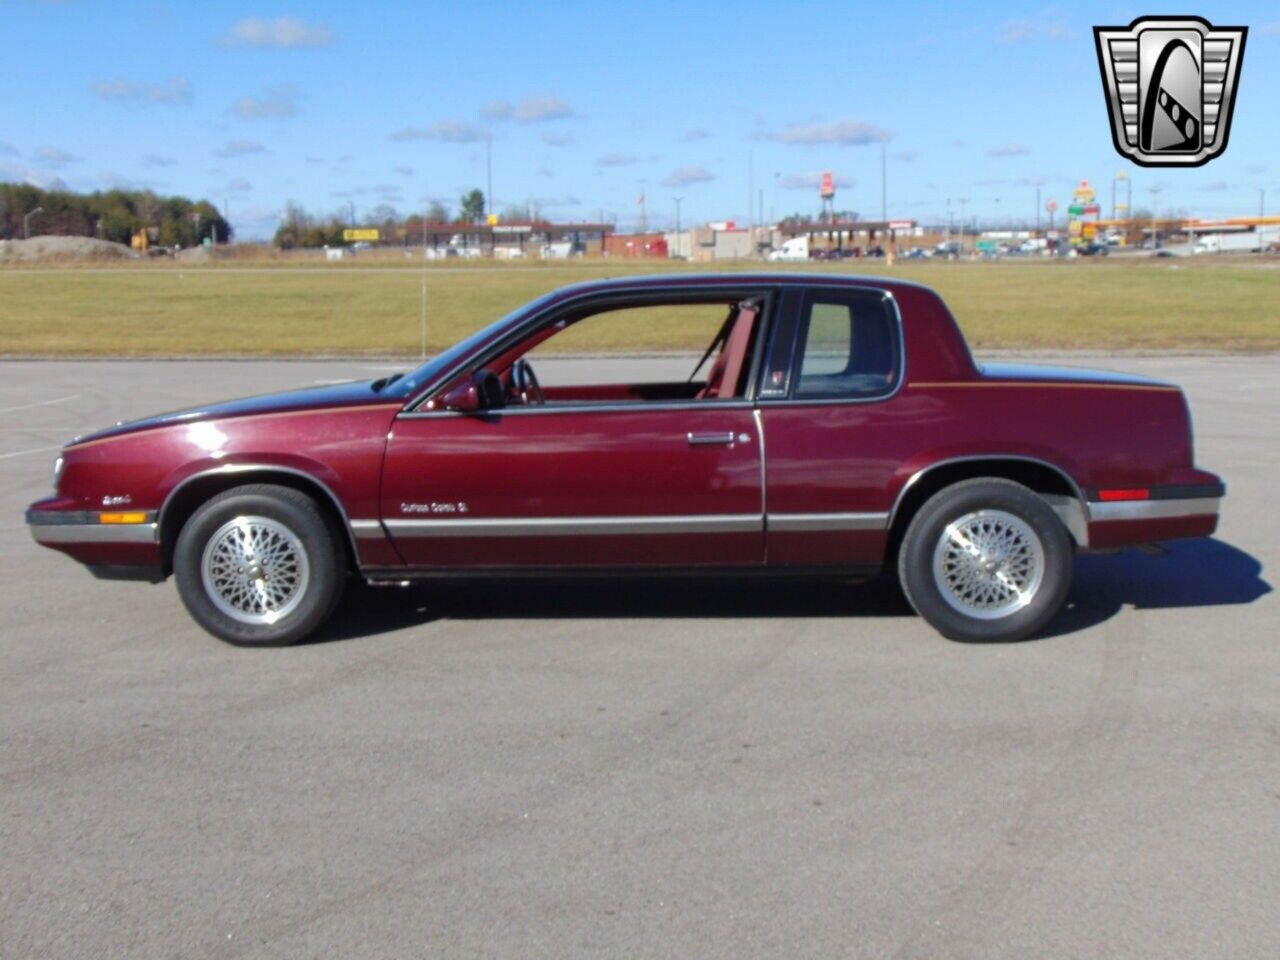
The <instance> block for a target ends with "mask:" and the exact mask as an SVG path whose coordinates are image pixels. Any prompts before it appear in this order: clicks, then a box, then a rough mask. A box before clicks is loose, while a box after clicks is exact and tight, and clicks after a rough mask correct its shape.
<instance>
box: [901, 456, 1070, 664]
mask: <svg viewBox="0 0 1280 960" xmlns="http://www.w3.org/2000/svg"><path fill="white" fill-rule="evenodd" d="M979 511H987V513H986V514H979V513H978V512H979ZM991 511H999V512H1001V513H1003V514H1010V515H1012V516H1013V517H1014V518H1016V519H1017V520H1020V521H1021V522H1022V523H1023V524H1025V525H1026V526H1027V527H1029V528H1030V529H1031V531H1032V532H1034V534H1035V537H1036V538H1037V539H1038V540H1039V544H1040V548H1041V554H1042V563H1041V564H1040V565H1041V567H1042V570H1041V573H1040V579H1039V581H1038V585H1036V587H1035V589H1034V590H1032V591H1030V593H1031V599H1030V600H1029V601H1028V602H1025V605H1024V606H1021V607H1020V608H1017V609H1012V610H1010V611H1009V612H1003V611H995V610H989V611H982V610H980V609H979V607H978V606H977V605H976V604H974V603H973V602H972V601H966V599H965V598H964V597H962V596H959V595H957V594H956V593H955V592H954V591H952V592H951V593H950V596H951V597H952V599H948V593H947V592H946V591H947V587H946V585H945V584H944V582H943V578H944V577H945V571H943V572H941V573H940V574H938V575H935V557H936V556H937V554H938V552H939V551H940V549H942V548H940V546H939V544H940V543H941V541H942V538H943V536H944V532H945V531H946V529H947V527H948V525H949V524H952V523H955V522H957V521H962V520H964V519H965V518H970V517H972V516H973V515H975V514H978V519H981V518H984V517H989V516H992V514H991ZM995 516H996V517H998V516H999V514H996V515H995ZM1074 559H1075V548H1074V545H1073V543H1072V540H1071V537H1070V535H1069V534H1068V533H1067V530H1066V528H1065V527H1064V526H1063V524H1062V521H1061V520H1059V519H1058V515H1057V514H1056V513H1054V511H1053V508H1052V507H1050V506H1049V505H1048V504H1047V503H1045V501H1044V500H1042V499H1041V498H1040V497H1038V496H1037V495H1036V494H1035V493H1034V492H1032V491H1031V490H1029V489H1028V488H1026V487H1024V486H1022V484H1019V483H1013V482H1012V481H1009V480H1000V479H996V478H994V477H991V478H985V477H984V478H979V479H976V480H965V481H963V482H962V483H957V484H954V485H953V486H950V487H946V488H945V489H943V490H941V491H939V492H938V493H936V494H934V495H933V496H932V497H930V498H929V500H928V501H926V502H925V504H924V505H923V506H922V507H921V508H920V510H919V511H918V512H917V513H916V515H915V516H914V517H913V518H912V519H911V523H910V525H909V526H908V527H907V532H906V535H905V536H904V537H903V540H902V547H901V550H900V551H899V553H898V579H899V580H900V581H901V583H902V590H903V592H904V593H905V594H906V595H907V601H908V602H909V603H910V604H911V606H912V607H913V608H914V609H915V611H916V613H918V614H920V616H921V617H923V618H924V619H925V620H926V621H927V622H928V623H929V624H930V625H931V626H932V627H933V628H934V629H936V630H937V631H938V632H939V633H941V634H942V635H943V636H944V637H947V638H948V639H951V640H963V641H967V642H988V643H992V642H1008V641H1014V640H1022V639H1025V638H1026V637H1029V636H1031V635H1032V634H1034V633H1036V632H1037V631H1039V630H1041V629H1043V628H1044V626H1045V625H1046V624H1047V623H1048V622H1049V621H1050V620H1051V619H1053V617H1054V616H1055V615H1056V614H1057V613H1058V611H1059V610H1060V609H1061V608H1062V604H1063V603H1064V602H1065V600H1066V597H1067V591H1068V590H1069V589H1070V587H1071V574H1072V568H1073V566H1074ZM961 562H967V558H964V557H962V558H961ZM992 562H993V563H994V562H996V561H995V560H993V561H992ZM945 566H946V565H945V563H944V564H943V567H945ZM1009 602H1010V603H1015V602H1021V601H1009ZM957 605H958V606H960V607H964V608H966V609H969V610H972V611H973V614H972V615H970V614H967V613H966V612H964V611H963V610H962V609H958V608H957ZM996 606H999V605H998V604H997V605H996ZM983 612H986V613H988V614H989V615H990V616H991V617H992V618H991V619H983V618H982V616H981V614H982V613H983Z"/></svg>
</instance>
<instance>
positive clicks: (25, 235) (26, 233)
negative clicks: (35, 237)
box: [22, 207, 44, 240]
mask: <svg viewBox="0 0 1280 960" xmlns="http://www.w3.org/2000/svg"><path fill="white" fill-rule="evenodd" d="M37 213H44V207H36V208H35V209H34V210H32V211H31V212H30V213H28V214H27V215H26V216H25V217H23V218H22V239H24V240H30V239H31V218H32V217H34V216H35V215H36V214H37Z"/></svg>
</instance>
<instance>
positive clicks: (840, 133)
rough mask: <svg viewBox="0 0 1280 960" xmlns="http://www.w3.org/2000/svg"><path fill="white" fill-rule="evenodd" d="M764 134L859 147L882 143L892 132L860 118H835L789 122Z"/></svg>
mask: <svg viewBox="0 0 1280 960" xmlns="http://www.w3.org/2000/svg"><path fill="white" fill-rule="evenodd" d="M765 136H766V139H769V140H778V141H780V142H782V143H798V144H806V145H814V144H835V145H837V146H842V147H861V146H866V145H867V144H869V143H884V142H886V141H888V140H891V139H892V138H893V133H892V131H890V130H885V129H883V128H881V127H876V126H872V125H871V124H869V123H864V122H862V121H861V120H837V121H835V122H834V123H790V124H787V125H786V126H785V127H783V128H782V130H781V132H779V133H773V134H766V135H765Z"/></svg>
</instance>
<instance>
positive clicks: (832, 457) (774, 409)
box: [759, 286, 914, 567]
mask: <svg viewBox="0 0 1280 960" xmlns="http://www.w3.org/2000/svg"><path fill="white" fill-rule="evenodd" d="M902 358H903V353H902V334H901V323H900V320H899V318H898V312H897V306H896V304H895V302H894V301H893V298H892V297H890V296H889V295H888V294H887V293H885V292H884V291H883V290H879V289H874V288H856V287H848V286H840V287H836V286H829V287H818V286H815V287H811V288H794V289H792V290H789V291H788V292H787V294H786V295H785V296H784V298H783V300H782V303H781V307H780V311H779V319H778V322H777V324H776V325H775V328H774V333H773V336H772V339H771V342H770V345H769V348H768V352H767V357H766V360H765V367H764V370H763V372H762V376H761V387H760V391H759V411H760V421H761V425H762V428H763V434H764V439H765V460H766V464H765V483H766V502H767V508H768V510H767V514H766V553H767V557H768V563H769V565H770V566H771V567H772V566H778V567H787V566H809V565H812V566H828V565H832V566H841V567H863V566H868V567H870V566H878V565H879V564H880V562H881V560H882V558H883V556H884V547H885V542H886V539H887V533H888V531H887V527H888V520H889V510H890V506H891V505H890V504H889V503H887V502H886V500H885V497H886V492H885V491H886V488H887V486H888V480H889V478H890V477H892V476H893V474H894V471H895V470H897V469H898V467H899V465H900V463H901V459H902V455H903V454H902V445H903V443H904V442H905V440H906V438H908V437H909V436H910V434H911V423H912V421H913V418H914V414H913V412H912V410H911V408H910V406H909V404H906V403H903V402H900V400H899V395H898V389H899V387H900V385H901V381H902V377H903V359H902Z"/></svg>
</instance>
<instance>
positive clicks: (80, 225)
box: [0, 183, 231, 247]
mask: <svg viewBox="0 0 1280 960" xmlns="http://www.w3.org/2000/svg"><path fill="white" fill-rule="evenodd" d="M37 209H39V210H40V212H39V213H37V214H35V215H34V216H33V217H31V218H30V227H31V235H32V236H33V237H34V236H38V235H46V236H47V235H49V234H55V235H60V236H72V237H98V238H100V239H102V240H111V241H114V242H115V243H125V244H127V243H128V242H129V241H130V240H131V239H132V237H133V235H134V234H135V233H137V232H138V231H139V230H141V229H143V228H148V229H153V230H154V231H155V235H154V236H153V237H152V238H151V239H152V240H153V242H155V243H159V244H160V245H161V246H166V247H172V246H180V247H193V246H197V245H199V244H200V243H202V242H204V239H205V238H206V237H211V238H216V240H217V242H218V243H226V242H227V241H228V240H230V239H231V224H229V223H228V222H227V221H226V220H225V219H223V217H222V214H220V213H219V212H218V210H217V208H216V207H214V206H213V204H211V203H209V201H207V200H189V199H188V198H186V197H161V196H157V195H156V194H154V193H152V192H151V191H150V190H108V191H106V192H99V193H72V192H70V191H67V190H42V189H40V188H39V187H34V186H31V185H30V184H25V183H0V239H3V240H11V239H15V238H21V237H22V236H23V219H24V218H25V217H26V216H27V214H29V213H31V212H32V211H33V210H37Z"/></svg>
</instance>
